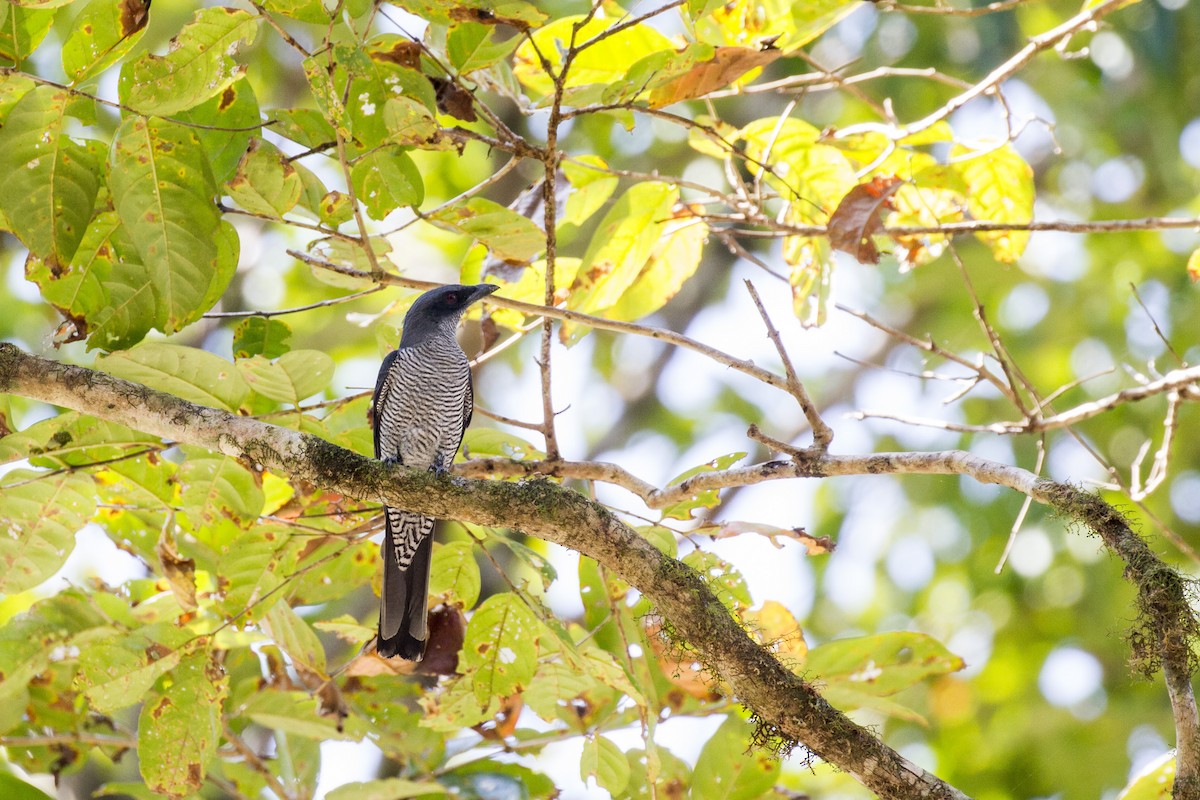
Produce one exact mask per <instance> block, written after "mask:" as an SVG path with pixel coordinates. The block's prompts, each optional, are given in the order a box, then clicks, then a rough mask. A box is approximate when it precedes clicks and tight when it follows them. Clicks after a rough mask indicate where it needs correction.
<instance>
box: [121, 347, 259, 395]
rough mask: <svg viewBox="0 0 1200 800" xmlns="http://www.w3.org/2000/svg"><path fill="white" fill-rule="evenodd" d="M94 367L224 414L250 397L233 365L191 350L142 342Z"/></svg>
mask: <svg viewBox="0 0 1200 800" xmlns="http://www.w3.org/2000/svg"><path fill="white" fill-rule="evenodd" d="M97 366H98V367H99V369H102V370H104V371H105V372H109V373H111V374H113V375H116V376H117V377H118V378H125V379H126V380H130V381H134V382H135V383H141V384H144V385H146V386H149V387H151V388H153V389H159V390H161V391H164V392H167V393H169V394H173V395H175V396H177V397H182V398H183V399H184V400H191V401H192V402H193V403H198V404H200V405H204V406H215V407H217V408H223V409H225V410H226V411H236V410H237V409H238V407H239V406H240V405H241V404H242V403H243V402H245V400H246V398H247V397H248V396H249V394H250V387H249V386H248V385H247V384H246V382H245V381H244V380H242V376H241V375H240V374H239V373H238V371H237V368H236V367H234V365H233V364H231V363H229V362H228V361H226V360H225V359H223V358H221V357H220V356H215V355H213V354H212V353H209V352H207V351H205V350H200V349H199V348H195V347H184V346H182V345H177V344H167V343H166V342H144V343H143V344H140V345H138V346H137V347H134V348H131V349H129V350H124V351H121V352H118V353H112V354H111V355H107V356H104V357H102V358H100V359H97Z"/></svg>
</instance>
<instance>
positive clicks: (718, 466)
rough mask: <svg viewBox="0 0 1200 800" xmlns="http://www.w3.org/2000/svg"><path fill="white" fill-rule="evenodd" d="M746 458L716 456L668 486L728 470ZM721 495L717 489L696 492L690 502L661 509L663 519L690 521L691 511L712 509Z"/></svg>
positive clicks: (736, 455)
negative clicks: (701, 475)
mask: <svg viewBox="0 0 1200 800" xmlns="http://www.w3.org/2000/svg"><path fill="white" fill-rule="evenodd" d="M745 457H746V454H745V453H729V454H728V455H724V456H718V457H717V458H714V459H713V460H712V461H709V462H708V463H706V464H701V465H700V466H698V467H692V468H691V469H689V470H688V471H687V472H685V473H683V474H682V475H678V476H676V477H675V478H674V479H673V480H672V481H671V482H670V483H669V484H668V486H678V485H681V484H683V483H685V482H686V481H687V479H688V478H692V477H695V476H696V475H700V474H702V473H705V472H720V471H721V470H723V469H729V468H730V467H731V466H733V465H734V464H736V463H737V462H739V461H741V460H742V459H743V458H745ZM720 499H721V493H720V491H719V490H717V489H705V490H704V491H702V492H697V493H696V494H695V495H694V496H693V497H692V498H691V499H690V500H681V501H680V502H678V503H676V504H675V505H673V506H668V507H667V508H664V509H663V512H662V514H663V517H666V518H670V519H691V518H692V510H693V509H696V508H712V507H713V506H715V505H716V504H717V503H718V502H720Z"/></svg>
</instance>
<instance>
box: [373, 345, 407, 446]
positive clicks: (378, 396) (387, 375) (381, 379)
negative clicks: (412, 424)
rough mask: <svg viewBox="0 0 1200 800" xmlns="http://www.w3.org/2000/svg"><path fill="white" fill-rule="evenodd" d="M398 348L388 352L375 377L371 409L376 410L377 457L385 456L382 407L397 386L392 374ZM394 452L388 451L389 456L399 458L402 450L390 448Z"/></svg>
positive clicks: (395, 378) (395, 377)
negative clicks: (381, 450) (382, 436)
mask: <svg viewBox="0 0 1200 800" xmlns="http://www.w3.org/2000/svg"><path fill="white" fill-rule="evenodd" d="M398 352H399V351H398V350H393V351H392V352H390V353H388V354H387V356H386V357H385V358H384V359H383V363H382V364H381V365H380V366H379V376H378V377H377V378H376V379H375V393H374V394H373V395H371V409H372V411H373V412H374V418H375V425H374V426H373V427H374V429H375V457H376V458H383V457H384V456H383V454H382V453H381V452H380V449H379V431H380V429H381V428H383V424H382V420H381V418H380V417H381V414H380V409H381V408H383V406H384V405H386V404H387V402H388V398H389V397H390V396H391V393H392V390H393V389H394V388H395V386H396V380H397V376H395V375H393V374H392V365H393V364H394V363H395V362H396V354H397V353H398ZM388 449H389V450H392V451H393V452H391V453H388V457H391V458H399V457H400V451H399V448H398V447H394V448H388Z"/></svg>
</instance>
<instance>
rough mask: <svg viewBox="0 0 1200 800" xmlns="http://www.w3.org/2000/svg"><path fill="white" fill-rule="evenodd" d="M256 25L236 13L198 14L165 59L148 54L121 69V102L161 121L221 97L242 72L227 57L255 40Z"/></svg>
mask: <svg viewBox="0 0 1200 800" xmlns="http://www.w3.org/2000/svg"><path fill="white" fill-rule="evenodd" d="M258 24H259V18H258V17H257V16H255V15H253V14H250V13H248V12H246V11H242V10H241V9H235V8H224V7H221V8H204V9H201V10H199V11H197V12H196V15H195V17H194V18H193V19H192V21H191V22H190V23H188V24H187V25H185V26H184V28H183V30H181V31H180V32H179V34H178V35H177V36H176V37H175V38H174V39H172V40H171V46H170V48H169V49H168V51H167V54H166V55H165V56H156V55H154V54H152V53H147V54H146V55H144V56H142V57H141V58H140V59H138V60H137V61H134V62H132V63H130V64H129V65H128V66H127V67H126V68H125V70H123V71H122V75H121V78H122V85H123V87H124V88H125V92H123V96H122V100H123V101H124V102H125V103H126V104H127V105H130V106H133V107H134V108H136V109H137V110H138V111H139V112H141V113H142V114H147V115H150V114H153V115H155V116H160V117H166V116H170V115H172V114H175V113H176V112H179V111H183V110H184V109H188V108H192V107H193V106H197V105H199V104H200V103H203V102H204V101H205V100H207V99H209V98H210V97H213V96H214V95H218V94H220V93H221V92H223V91H224V90H225V89H226V88H227V87H229V86H231V85H232V84H233V83H234V82H235V81H237V80H238V79H239V78H241V77H242V75H243V74H244V73H245V71H246V68H245V67H243V66H240V65H238V64H237V63H235V62H234V60H233V58H231V55H232V54H233V53H235V52H237V50H238V49H239V48H240V47H241V46H242V45H248V44H251V43H252V42H253V41H254V38H255V37H256V36H257V35H258Z"/></svg>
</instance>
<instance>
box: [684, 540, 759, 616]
mask: <svg viewBox="0 0 1200 800" xmlns="http://www.w3.org/2000/svg"><path fill="white" fill-rule="evenodd" d="M683 563H684V564H687V565H688V566H689V567H691V568H692V569H694V570H696V572H699V573H700V575H701V576H702V577H703V578H704V582H705V583H707V584H708V586H709V588H710V589H712V591H713V594H715V595H716V596H717V599H718V600H720V601H721V602H722V603H724V604H725V606H726V607H727V608H729V609H730V610H731V611H736V610H738V609H743V608H748V607H749V606H750V604H751V602H753V601H752V599H751V597H750V589H749V588H748V587H747V586H746V579H745V578H743V577H742V573H740V572H738V571H737V570H736V569H734V568H733V565H732V564H730V563H729V562H728V561H725V560H724V559H722V558H720V557H719V556H717V555H715V554H713V553H708V552H705V551H703V550H693V551H692V552H690V553H688V554H687V555H686V556H684V557H683Z"/></svg>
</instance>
